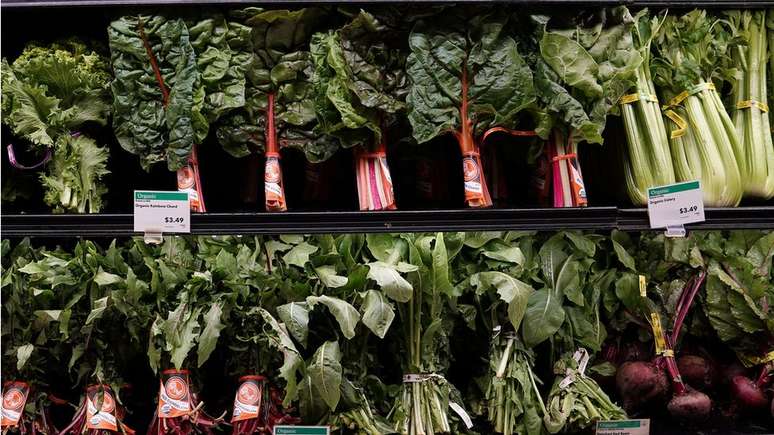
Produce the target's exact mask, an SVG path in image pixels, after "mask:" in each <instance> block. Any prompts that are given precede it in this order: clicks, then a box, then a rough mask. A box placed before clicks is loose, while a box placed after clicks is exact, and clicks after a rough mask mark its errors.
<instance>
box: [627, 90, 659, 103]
mask: <svg viewBox="0 0 774 435" xmlns="http://www.w3.org/2000/svg"><path fill="white" fill-rule="evenodd" d="M639 100H643V101H650V102H651V103H657V104H658V97H656V96H655V95H653V94H644V93H639V92H637V93H634V94H629V95H624V96H623V97H621V100H620V103H621V104H631V103H634V102H636V101H639Z"/></svg>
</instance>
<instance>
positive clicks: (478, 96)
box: [406, 9, 535, 143]
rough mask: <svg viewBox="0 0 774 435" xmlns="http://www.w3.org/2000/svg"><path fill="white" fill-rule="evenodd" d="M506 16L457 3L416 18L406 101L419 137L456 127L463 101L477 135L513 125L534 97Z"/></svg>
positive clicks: (426, 138)
mask: <svg viewBox="0 0 774 435" xmlns="http://www.w3.org/2000/svg"><path fill="white" fill-rule="evenodd" d="M507 18H508V17H507V15H504V14H498V13H496V12H486V13H483V14H480V15H476V16H473V17H471V16H470V15H469V14H466V13H465V11H463V10H461V9H456V10H451V11H444V12H443V13H442V14H441V15H439V16H436V17H433V18H432V19H427V20H422V21H418V22H417V24H416V26H415V27H414V29H413V30H412V31H411V35H410V36H409V47H410V48H411V54H410V55H409V57H408V59H407V67H406V72H407V73H408V75H409V77H410V79H411V83H412V85H411V88H410V90H409V94H408V96H407V97H406V102H407V104H408V107H409V112H408V118H409V121H410V122H411V126H412V128H413V134H414V138H415V139H416V140H417V141H418V142H420V143H424V142H428V141H429V140H431V139H433V138H434V137H437V136H440V135H442V134H444V133H447V132H461V131H462V129H463V119H462V116H461V113H460V111H461V108H463V107H464V108H467V113H465V114H464V117H465V118H466V119H469V120H470V121H471V123H472V126H473V128H474V130H475V132H476V134H477V135H481V134H483V132H484V131H485V130H488V129H489V128H492V127H496V126H501V127H506V128H514V127H515V125H516V123H517V115H518V114H519V113H520V112H521V111H522V110H524V109H526V108H527V107H528V106H529V105H530V104H531V103H532V102H533V101H534V100H535V89H534V86H533V83H532V72H531V71H530V68H529V67H528V66H527V64H526V62H525V60H524V58H523V57H522V56H521V55H520V54H519V50H518V49H517V44H516V41H515V40H514V39H513V38H512V37H510V36H509V35H508V33H507V29H508V28H509V26H510V25H513V24H512V23H509V22H508V20H507ZM463 90H464V92H463ZM463 100H464V103H463ZM465 128H467V126H466V127H465Z"/></svg>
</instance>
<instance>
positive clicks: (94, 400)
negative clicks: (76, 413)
mask: <svg viewBox="0 0 774 435" xmlns="http://www.w3.org/2000/svg"><path fill="white" fill-rule="evenodd" d="M100 395H101V396H102V397H101V398H100ZM100 401H101V402H102V405H101V406H100V408H99V409H97V405H98V404H99V403H100ZM86 428H88V429H102V430H111V431H113V432H116V431H118V419H116V401H115V399H114V398H113V393H112V391H111V390H110V387H108V386H99V385H92V386H90V387H89V388H88V389H87V390H86Z"/></svg>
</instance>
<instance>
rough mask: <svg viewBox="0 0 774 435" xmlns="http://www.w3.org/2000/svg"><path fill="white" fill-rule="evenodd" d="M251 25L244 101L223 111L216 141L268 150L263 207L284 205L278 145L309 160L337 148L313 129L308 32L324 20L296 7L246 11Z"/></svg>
mask: <svg viewBox="0 0 774 435" xmlns="http://www.w3.org/2000/svg"><path fill="white" fill-rule="evenodd" d="M245 14H247V15H248V16H247V17H246V23H247V25H249V26H250V27H252V30H251V41H252V50H253V52H252V58H253V63H252V65H251V66H250V68H248V69H247V83H246V90H245V105H244V108H243V109H242V110H237V111H236V112H235V113H233V114H230V115H229V116H227V117H225V118H224V119H223V120H222V122H221V123H220V126H219V127H218V130H217V137H218V141H219V142H220V143H221V145H222V146H223V147H224V149H225V150H226V151H227V152H228V153H229V154H231V155H233V156H235V157H245V156H248V155H250V154H251V153H253V152H258V153H263V154H264V155H265V156H266V169H265V172H264V181H265V183H264V192H265V194H266V210H267V211H286V210H287V201H286V198H285V189H284V185H283V177H282V167H281V166H280V159H281V155H280V150H281V149H283V148H296V149H299V150H301V151H303V152H304V154H305V155H306V158H307V160H309V161H311V162H319V161H322V160H326V159H327V158H329V157H330V156H331V155H333V153H334V152H335V149H336V147H335V144H334V142H333V141H332V140H331V139H330V138H326V137H325V136H320V135H319V134H318V133H316V132H315V131H314V130H315V125H316V123H317V121H316V118H315V110H314V98H313V89H312V88H313V87H312V84H311V83H310V77H311V74H312V69H313V65H312V60H311V57H310V54H309V51H308V49H309V38H310V37H311V36H312V34H313V33H314V31H315V29H316V28H317V26H318V25H319V24H320V23H322V22H325V19H324V13H323V11H322V10H321V9H318V8H306V9H299V10H296V11H287V10H271V11H263V12H260V11H256V10H252V9H248V10H246V11H245Z"/></svg>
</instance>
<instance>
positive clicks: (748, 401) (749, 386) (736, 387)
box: [731, 376, 769, 409]
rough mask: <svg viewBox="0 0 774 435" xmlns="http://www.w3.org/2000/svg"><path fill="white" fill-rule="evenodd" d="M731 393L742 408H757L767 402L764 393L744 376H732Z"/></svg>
mask: <svg viewBox="0 0 774 435" xmlns="http://www.w3.org/2000/svg"><path fill="white" fill-rule="evenodd" d="M731 395H732V396H733V397H734V398H735V399H736V401H737V402H738V403H739V404H740V405H742V406H743V407H744V408H751V409H759V408H763V407H765V406H766V405H767V404H768V402H769V400H768V399H767V398H766V393H764V392H763V390H762V389H761V388H760V387H759V386H758V385H757V384H756V383H755V382H754V381H753V380H752V379H750V378H748V377H746V376H734V377H733V379H731Z"/></svg>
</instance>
